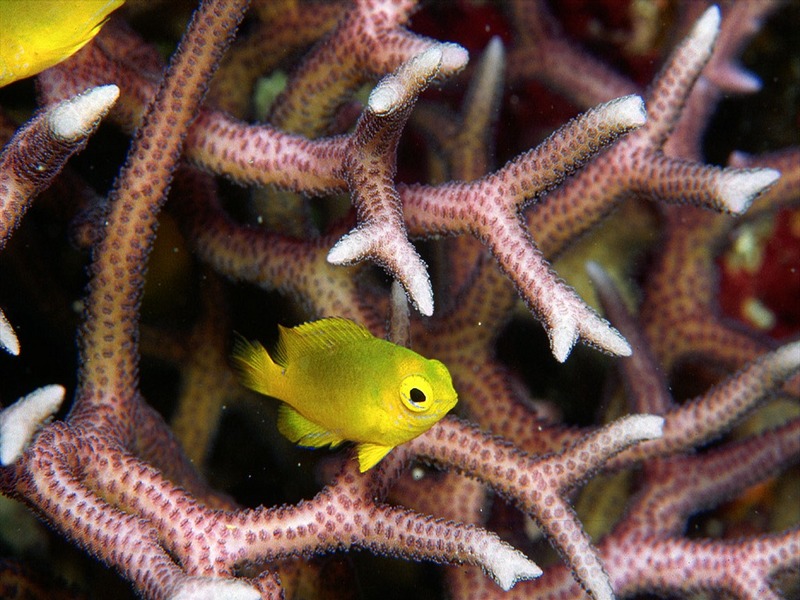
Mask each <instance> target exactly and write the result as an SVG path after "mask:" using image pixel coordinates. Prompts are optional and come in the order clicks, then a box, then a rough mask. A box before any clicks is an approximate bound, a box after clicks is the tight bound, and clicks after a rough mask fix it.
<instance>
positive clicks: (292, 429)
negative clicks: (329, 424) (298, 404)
mask: <svg viewBox="0 0 800 600" xmlns="http://www.w3.org/2000/svg"><path fill="white" fill-rule="evenodd" d="M278 431H280V432H281V435H283V436H284V437H285V438H287V439H288V440H290V441H292V442H295V443H296V444H297V445H299V446H305V447H306V448H321V447H323V446H331V447H334V446H338V445H339V444H341V443H342V442H344V440H343V439H342V438H340V437H339V436H337V435H336V434H335V433H332V432H330V431H328V430H327V429H325V428H324V427H321V426H319V425H317V424H316V423H314V422H312V421H309V420H308V419H306V418H305V417H304V416H303V415H301V414H300V413H299V412H297V411H296V410H295V409H293V408H292V407H291V406H289V405H288V404H281V405H280V406H279V407H278Z"/></svg>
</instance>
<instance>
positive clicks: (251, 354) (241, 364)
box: [231, 334, 279, 396]
mask: <svg viewBox="0 0 800 600" xmlns="http://www.w3.org/2000/svg"><path fill="white" fill-rule="evenodd" d="M231 356H232V359H233V365H234V367H235V368H236V371H237V373H238V374H239V380H240V381H241V382H242V385H244V386H245V387H248V388H250V389H251V390H255V391H256V392H258V393H259V394H264V395H265V396H271V395H272V391H271V386H270V385H269V383H270V381H271V380H272V379H273V377H274V375H275V371H276V370H278V369H279V367H278V366H277V365H276V364H275V363H274V362H273V360H272V358H270V355H269V353H268V352H267V350H266V348H264V346H262V345H261V344H260V343H259V342H251V341H249V340H247V339H246V338H244V337H242V336H241V335H239V334H236V335H235V337H234V341H233V353H232V355H231Z"/></svg>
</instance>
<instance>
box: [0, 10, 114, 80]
mask: <svg viewBox="0 0 800 600" xmlns="http://www.w3.org/2000/svg"><path fill="white" fill-rule="evenodd" d="M123 3H124V0H0V87H2V86H4V85H8V84H9V83H12V82H14V81H17V80H18V79H24V78H25V77H30V76H31V75H36V74H37V73H41V72H42V71H44V70H45V69H47V68H49V67H52V66H53V65H56V64H58V63H60V62H61V61H63V60H66V59H67V58H69V57H70V56H72V55H73V54H74V53H75V52H77V51H78V50H80V49H81V48H83V46H84V45H85V44H86V43H87V42H88V41H89V40H91V39H92V38H93V37H94V36H95V35H97V32H98V31H100V28H101V27H102V26H103V23H104V22H105V20H106V19H107V18H108V15H109V14H111V12H112V11H114V10H116V9H117V8H119V7H120V6H122V4H123Z"/></svg>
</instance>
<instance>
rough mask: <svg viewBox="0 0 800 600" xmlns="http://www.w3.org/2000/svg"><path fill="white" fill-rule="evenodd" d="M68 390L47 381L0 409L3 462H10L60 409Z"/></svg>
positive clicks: (0, 442)
mask: <svg viewBox="0 0 800 600" xmlns="http://www.w3.org/2000/svg"><path fill="white" fill-rule="evenodd" d="M65 393H66V390H65V389H64V387H63V386H60V385H47V386H44V387H41V388H39V389H38V390H36V391H33V392H31V393H30V394H28V395H27V396H25V397H23V398H20V399H19V400H17V401H16V402H15V403H14V404H12V405H11V406H9V407H8V408H6V409H4V410H3V411H2V412H0V464H3V465H10V464H11V463H12V462H14V461H15V460H17V459H18V458H19V457H20V456H22V453H23V452H25V448H27V447H28V444H30V443H31V440H32V439H33V436H34V434H35V433H36V431H37V430H38V429H39V427H41V426H42V425H43V424H44V423H45V422H47V421H48V420H49V419H50V418H51V417H52V416H53V415H54V414H55V413H56V411H57V410H58V409H59V407H60V406H61V402H62V401H63V400H64V394H65Z"/></svg>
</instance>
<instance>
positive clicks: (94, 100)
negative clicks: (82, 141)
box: [50, 84, 119, 141]
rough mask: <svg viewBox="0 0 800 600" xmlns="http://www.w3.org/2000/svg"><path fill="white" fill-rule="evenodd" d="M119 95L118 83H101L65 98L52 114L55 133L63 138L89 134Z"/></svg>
mask: <svg viewBox="0 0 800 600" xmlns="http://www.w3.org/2000/svg"><path fill="white" fill-rule="evenodd" d="M118 97H119V88H118V87H117V86H116V85H113V84H112V85H101V86H99V87H96V88H92V89H90V90H88V91H86V92H84V93H83V94H81V95H80V96H75V97H74V98H70V99H69V100H65V101H64V102H62V103H61V104H59V105H58V106H56V107H55V108H54V109H53V111H52V113H51V114H50V127H51V128H52V130H53V134H54V135H55V136H56V137H59V138H61V139H63V140H69V141H72V140H76V139H78V138H80V137H85V136H87V135H89V134H90V133H91V131H92V129H94V128H95V126H96V125H97V124H98V123H99V122H100V119H102V118H103V117H104V116H105V114H106V113H107V112H108V111H109V109H110V108H111V107H112V106H113V104H114V102H116V101H117V98H118Z"/></svg>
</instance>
